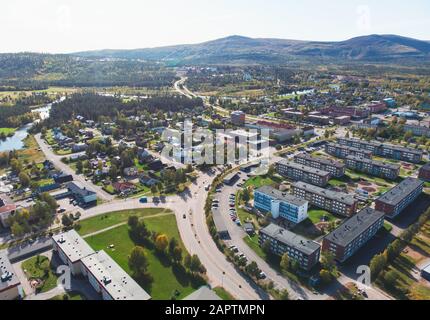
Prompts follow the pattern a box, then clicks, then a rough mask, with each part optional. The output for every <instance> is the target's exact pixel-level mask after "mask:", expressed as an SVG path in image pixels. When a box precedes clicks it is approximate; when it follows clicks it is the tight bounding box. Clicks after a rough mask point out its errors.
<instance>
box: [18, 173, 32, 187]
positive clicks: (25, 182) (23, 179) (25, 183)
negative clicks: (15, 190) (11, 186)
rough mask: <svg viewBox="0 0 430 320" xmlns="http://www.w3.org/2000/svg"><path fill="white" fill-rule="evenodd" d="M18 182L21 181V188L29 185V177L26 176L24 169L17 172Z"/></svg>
mask: <svg viewBox="0 0 430 320" xmlns="http://www.w3.org/2000/svg"><path fill="white" fill-rule="evenodd" d="M18 177H19V182H20V183H21V186H22V187H23V188H27V187H28V186H29V185H30V181H31V179H30V177H29V176H28V174H27V173H25V172H24V171H22V172H20V173H19V176H18Z"/></svg>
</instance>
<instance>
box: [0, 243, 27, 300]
mask: <svg viewBox="0 0 430 320" xmlns="http://www.w3.org/2000/svg"><path fill="white" fill-rule="evenodd" d="M20 296H22V287H21V282H20V281H19V278H18V276H17V275H16V273H15V270H14V269H13V267H12V264H11V263H10V261H9V257H8V252H7V250H0V301H3V300H16V299H18V298H19V297H20Z"/></svg>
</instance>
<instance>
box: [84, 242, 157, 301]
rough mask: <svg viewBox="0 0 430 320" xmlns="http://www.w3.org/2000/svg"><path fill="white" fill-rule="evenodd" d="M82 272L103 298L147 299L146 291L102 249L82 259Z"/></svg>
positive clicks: (149, 297)
mask: <svg viewBox="0 0 430 320" xmlns="http://www.w3.org/2000/svg"><path fill="white" fill-rule="evenodd" d="M82 274H83V275H84V276H86V277H88V281H89V282H90V284H91V286H92V287H93V288H94V290H96V291H97V292H98V293H100V294H101V296H102V298H103V300H149V299H151V296H150V295H149V294H148V293H146V291H145V290H143V289H142V288H141V287H140V286H139V285H138V284H137V283H136V281H134V280H133V279H132V278H131V277H130V276H129V275H128V274H127V273H126V272H125V271H124V270H123V269H122V268H121V267H120V266H119V265H118V264H117V263H116V262H115V261H113V259H112V258H111V257H110V256H109V255H108V254H107V253H106V252H104V251H103V250H102V251H99V252H97V253H94V254H92V255H89V256H87V257H85V258H83V259H82Z"/></svg>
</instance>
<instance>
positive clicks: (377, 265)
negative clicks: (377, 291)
mask: <svg viewBox="0 0 430 320" xmlns="http://www.w3.org/2000/svg"><path fill="white" fill-rule="evenodd" d="M386 263H387V259H386V257H385V255H383V254H378V255H376V256H374V257H373V258H372V260H371V261H370V274H371V275H372V280H373V281H374V280H376V278H377V277H378V275H379V274H380V273H381V271H382V270H384V268H385V266H386Z"/></svg>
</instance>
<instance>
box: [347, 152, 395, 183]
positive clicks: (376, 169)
mask: <svg viewBox="0 0 430 320" xmlns="http://www.w3.org/2000/svg"><path fill="white" fill-rule="evenodd" d="M345 164H346V167H347V168H349V169H352V170H355V171H359V172H363V173H366V174H368V175H371V176H375V177H380V178H384V179H390V180H395V179H397V178H398V177H399V174H400V165H399V164H392V163H388V162H382V161H376V160H372V159H367V158H361V157H354V156H348V157H346V159H345Z"/></svg>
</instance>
